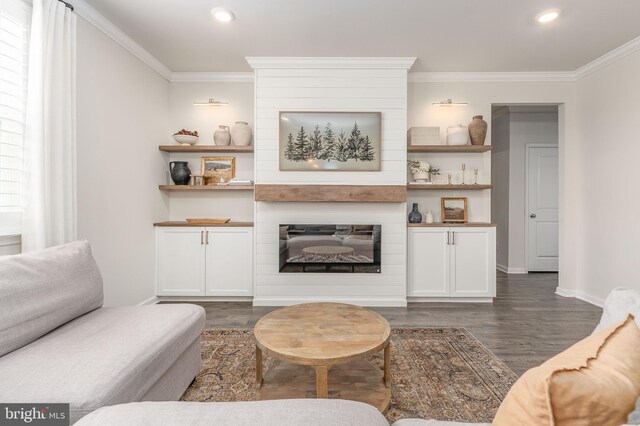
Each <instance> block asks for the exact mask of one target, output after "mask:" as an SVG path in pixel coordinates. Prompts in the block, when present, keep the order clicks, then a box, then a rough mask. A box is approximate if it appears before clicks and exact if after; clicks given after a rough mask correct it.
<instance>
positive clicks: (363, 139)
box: [279, 111, 382, 172]
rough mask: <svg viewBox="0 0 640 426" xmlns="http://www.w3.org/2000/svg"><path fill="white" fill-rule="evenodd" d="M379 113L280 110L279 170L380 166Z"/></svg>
mask: <svg viewBox="0 0 640 426" xmlns="http://www.w3.org/2000/svg"><path fill="white" fill-rule="evenodd" d="M381 123H382V114H381V113H380V112H322V111H311V112H310V111H281V112H280V127H279V135H280V136H279V163H280V171H341V172H344V171H349V172H352V171H353V172H371V171H380V169H381V158H380V157H381V153H382V150H381V144H382V142H381V141H382V124H381Z"/></svg>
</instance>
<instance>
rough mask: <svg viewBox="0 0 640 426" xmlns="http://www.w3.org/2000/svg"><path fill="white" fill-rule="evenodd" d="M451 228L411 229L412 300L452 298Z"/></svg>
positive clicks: (410, 294)
mask: <svg viewBox="0 0 640 426" xmlns="http://www.w3.org/2000/svg"><path fill="white" fill-rule="evenodd" d="M447 230H448V228H409V288H408V292H407V295H408V296H410V297H449V296H450V291H449V271H450V268H449V246H448V245H447Z"/></svg>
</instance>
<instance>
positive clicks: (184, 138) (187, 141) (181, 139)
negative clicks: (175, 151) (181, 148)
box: [173, 135, 200, 145]
mask: <svg viewBox="0 0 640 426" xmlns="http://www.w3.org/2000/svg"><path fill="white" fill-rule="evenodd" d="M173 139H175V141H176V142H178V143H179V144H182V145H195V144H197V143H198V139H200V138H199V137H198V136H191V135H173Z"/></svg>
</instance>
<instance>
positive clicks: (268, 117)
mask: <svg viewBox="0 0 640 426" xmlns="http://www.w3.org/2000/svg"><path fill="white" fill-rule="evenodd" d="M247 61H248V62H249V64H250V65H251V66H252V67H253V69H254V70H255V147H256V148H255V157H254V158H255V182H256V185H261V184H281V185H282V184H284V185H303V184H306V185H406V180H407V172H406V162H407V149H406V144H407V141H406V131H407V130H406V129H407V72H408V70H409V68H410V67H411V66H412V65H413V62H414V61H415V58H247ZM280 111H344V112H348V111H364V112H380V113H382V141H381V142H382V148H381V150H382V155H381V160H382V161H381V164H382V166H381V170H380V171H378V172H291V171H289V172H283V171H280V170H279V165H278V125H279V122H278V120H279V112H280ZM406 211H407V207H406V203H331V202H329V203H303V202H260V201H259V202H256V203H255V250H256V252H255V287H254V290H255V293H254V300H253V303H254V305H258V306H259V305H278V306H280V305H290V304H295V303H304V302H311V301H340V302H347V303H356V304H360V305H369V306H405V305H406V303H407V227H406ZM284 223H296V224H347V223H354V224H376V225H382V265H381V266H382V273H380V274H309V273H306V274H296V273H288V274H281V273H279V270H278V269H279V268H278V266H279V265H278V235H279V227H278V226H279V225H280V224H284Z"/></svg>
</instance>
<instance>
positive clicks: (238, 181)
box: [229, 178, 253, 185]
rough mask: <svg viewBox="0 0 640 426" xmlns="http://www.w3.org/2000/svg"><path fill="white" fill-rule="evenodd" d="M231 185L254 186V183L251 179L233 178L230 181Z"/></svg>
mask: <svg viewBox="0 0 640 426" xmlns="http://www.w3.org/2000/svg"><path fill="white" fill-rule="evenodd" d="M229 185H253V181H252V180H249V179H238V178H233V179H231V180H230V181H229Z"/></svg>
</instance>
